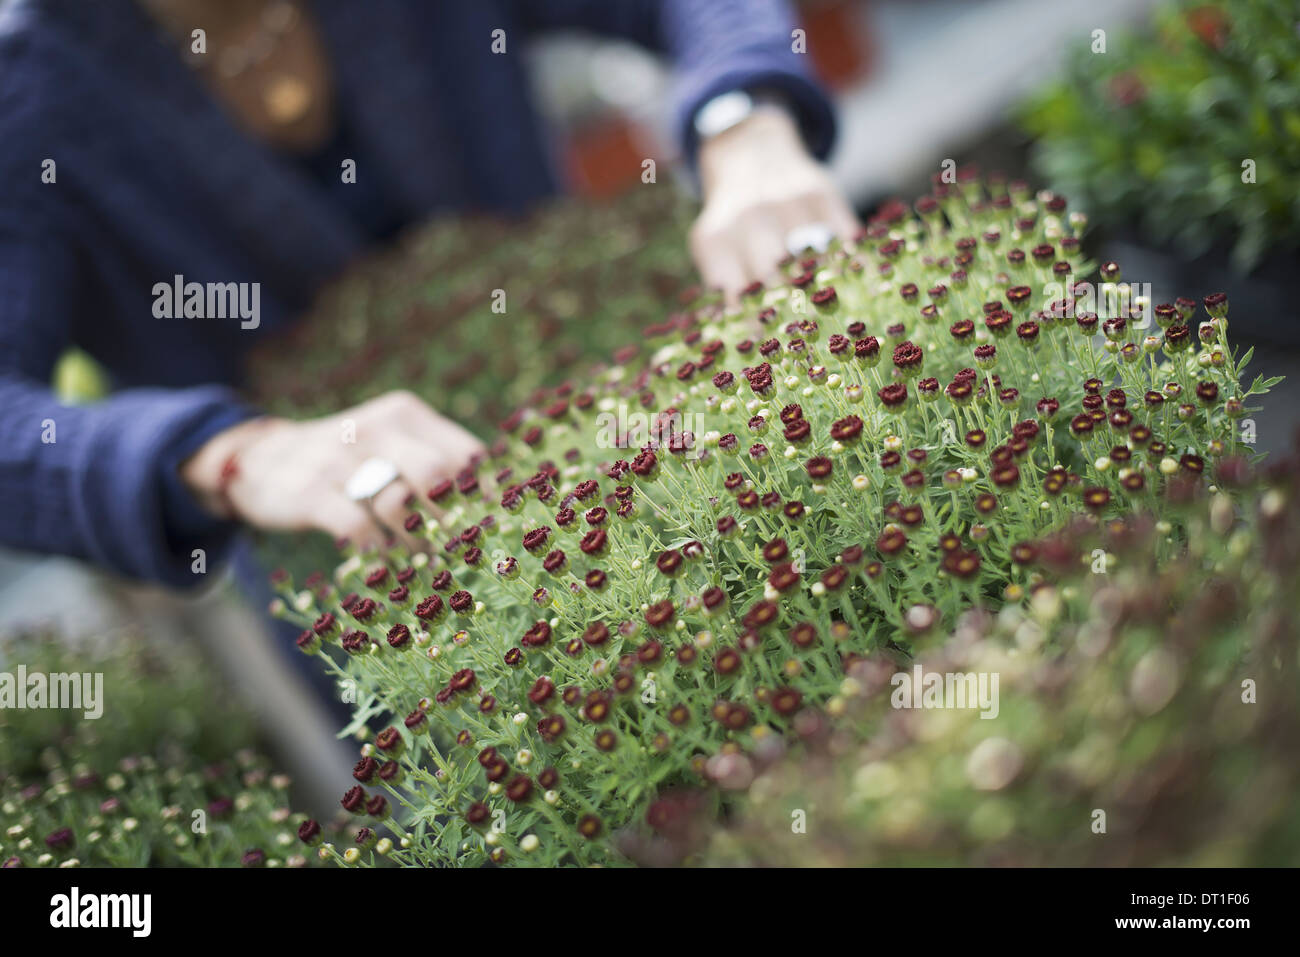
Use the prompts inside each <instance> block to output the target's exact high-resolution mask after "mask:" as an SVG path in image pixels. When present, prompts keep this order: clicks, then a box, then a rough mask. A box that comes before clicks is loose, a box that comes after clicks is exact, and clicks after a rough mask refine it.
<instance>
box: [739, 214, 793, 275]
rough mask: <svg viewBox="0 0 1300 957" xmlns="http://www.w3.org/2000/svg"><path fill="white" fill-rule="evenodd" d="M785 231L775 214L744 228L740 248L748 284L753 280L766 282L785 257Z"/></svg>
mask: <svg viewBox="0 0 1300 957" xmlns="http://www.w3.org/2000/svg"><path fill="white" fill-rule="evenodd" d="M785 235H786V231H785V229H784V228H783V227H782V226H781V221H780V220H779V219H777V218H776V217H775V216H765V217H763V218H762V219H761V220H759V221H757V222H755V223H754V224H753V225H752V226H750V227H748V228H746V229H745V231H744V233H743V234H742V237H741V248H742V251H743V255H744V259H745V269H746V279H745V284H746V285H748V284H749V283H750V282H752V281H754V280H758V281H759V282H763V283H766V282H768V281H769V280H770V279H771V278H772V277H773V276H774V275H775V274H776V271H777V264H778V263H779V262H780V261H781V260H782V259H783V258H784V257H785V253H786V249H785Z"/></svg>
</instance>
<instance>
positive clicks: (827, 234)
mask: <svg viewBox="0 0 1300 957" xmlns="http://www.w3.org/2000/svg"><path fill="white" fill-rule="evenodd" d="M834 238H835V234H834V233H833V232H831V228H830V227H829V226H828V225H826V224H825V223H806V224H804V225H803V226H796V227H795V228H794V229H792V230H790V231H789V232H788V233H786V234H785V248H786V251H787V252H789V253H790V255H791V256H798V255H799V254H800V253H802V252H805V251H806V250H809V249H811V250H812V251H813V252H816V253H824V252H826V250H827V248H829V246H830V244H831V240H832V239H834Z"/></svg>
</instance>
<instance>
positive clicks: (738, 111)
mask: <svg viewBox="0 0 1300 957" xmlns="http://www.w3.org/2000/svg"><path fill="white" fill-rule="evenodd" d="M753 110H754V101H753V99H752V98H751V97H750V95H749V94H748V93H746V92H745V91H744V90H733V91H731V92H730V93H723V94H722V95H721V96H715V97H714V98H713V99H711V100H709V102H707V103H705V104H704V106H702V107H700V111H699V112H698V113H696V114H695V132H696V133H698V134H699V135H700V138H701V139H708V138H709V137H711V136H717V135H718V134H719V133H721V132H723V131H724V130H729V129H731V127H733V126H735V125H736V124H737V123H739V122H740V121H741V120H743V119H744V118H745V117H747V116H749V114H750V113H752V112H753Z"/></svg>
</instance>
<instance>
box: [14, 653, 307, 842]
mask: <svg viewBox="0 0 1300 957" xmlns="http://www.w3.org/2000/svg"><path fill="white" fill-rule="evenodd" d="M20 665H21V666H24V667H25V668H26V673H27V674H28V675H31V674H35V673H43V674H46V675H48V674H70V673H79V674H85V673H90V674H95V673H102V674H103V686H102V687H103V700H102V702H101V704H102V706H103V713H102V715H101V716H100V717H99V718H97V719H94V720H90V719H87V718H85V717H84V710H83V709H80V708H73V709H59V708H39V709H21V710H20V709H16V708H13V707H10V706H8V705H7V706H6V707H5V708H3V709H0V864H3V866H8V867H14V866H74V865H81V866H101V867H143V866H172V865H189V866H224V867H233V866H241V865H243V866H262V865H268V864H269V865H271V866H275V865H278V864H289V865H294V866H302V865H304V864H306V862H307V858H305V857H304V856H303V854H302V853H301V846H300V845H298V844H297V842H296V840H295V839H294V831H295V830H296V828H297V825H298V823H299V821H300V820H301V816H295V815H293V814H292V813H291V812H290V810H289V786H290V782H289V779H288V778H287V777H285V776H284V775H277V774H274V773H272V771H271V769H270V767H269V764H268V762H267V760H266V759H265V758H264V757H262V756H261V755H260V754H258V753H257V751H256V750H255V749H256V747H257V746H258V743H259V735H258V731H257V728H256V725H255V723H254V722H253V720H252V718H251V716H250V715H249V714H247V713H246V712H245V711H243V710H242V709H240V708H238V707H235V706H233V705H231V704H229V703H228V701H229V700H230V699H229V691H228V689H223V688H222V687H221V686H220V685H219V684H218V683H217V682H216V681H214V680H213V679H212V677H211V672H210V671H209V670H207V669H205V668H203V667H201V666H200V664H199V662H198V660H197V656H196V655H195V654H194V652H193V649H190V648H187V647H186V646H184V645H176V646H173V647H168V648H167V649H166V650H165V651H164V650H162V649H158V648H152V647H150V646H148V645H147V644H145V643H144V642H141V641H139V640H136V639H131V638H115V639H114V640H112V641H109V640H98V641H92V642H83V643H79V644H77V645H75V646H74V645H71V644H69V643H68V642H66V641H64V640H61V639H60V638H57V637H55V636H52V635H48V634H31V635H24V636H19V637H15V638H11V639H8V640H6V641H5V642H4V643H3V644H2V645H0V670H2V671H5V672H7V673H8V674H10V675H16V674H17V669H18V667H19V666H20ZM25 690H26V689H19V693H24V692H25Z"/></svg>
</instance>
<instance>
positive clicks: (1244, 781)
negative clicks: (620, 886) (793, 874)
mask: <svg viewBox="0 0 1300 957" xmlns="http://www.w3.org/2000/svg"><path fill="white" fill-rule="evenodd" d="M1298 480H1300V458H1296V457H1295V456H1292V457H1291V458H1290V459H1287V460H1285V461H1282V462H1275V463H1274V464H1273V466H1272V467H1271V468H1270V469H1269V476H1268V478H1267V480H1266V482H1265V483H1264V484H1263V485H1261V486H1259V487H1258V488H1256V489H1255V490H1253V491H1252V492H1250V493H1249V494H1248V495H1246V496H1244V497H1241V498H1239V499H1237V501H1236V503H1235V504H1233V503H1230V502H1229V501H1228V499H1227V498H1226V497H1223V496H1221V495H1218V494H1212V495H1210V496H1209V497H1208V498H1205V499H1203V500H1201V501H1199V502H1197V503H1196V504H1195V505H1193V506H1191V507H1190V509H1189V513H1188V514H1189V520H1190V522H1191V526H1192V533H1191V537H1190V539H1189V544H1188V548H1187V550H1186V552H1185V553H1183V554H1182V555H1181V556H1180V557H1179V558H1178V559H1177V560H1175V561H1171V562H1164V563H1156V562H1155V561H1154V560H1153V559H1152V556H1151V553H1150V552H1149V551H1148V550H1147V549H1146V548H1145V547H1142V546H1139V547H1136V548H1134V547H1131V546H1132V545H1133V544H1134V543H1133V541H1131V540H1128V542H1127V544H1128V546H1130V547H1127V548H1124V549H1123V550H1122V551H1119V552H1118V554H1114V553H1113V558H1112V561H1111V567H1110V568H1109V569H1108V570H1107V571H1106V572H1105V573H1103V574H1097V573H1095V568H1093V569H1092V570H1091V572H1090V570H1089V566H1088V565H1087V564H1083V565H1080V566H1076V567H1078V568H1079V569H1080V570H1079V571H1077V572H1074V573H1071V574H1067V575H1065V576H1063V577H1061V578H1059V579H1057V580H1055V581H1053V582H1052V583H1050V584H1046V583H1045V584H1044V585H1042V586H1041V587H1040V588H1039V589H1038V590H1037V591H1036V593H1035V595H1034V596H1033V598H1032V599H1031V601H1030V602H1029V603H1028V605H1027V607H1025V608H1020V607H1014V606H1008V607H1007V608H1006V609H1004V610H1003V611H1002V612H1001V613H1000V614H998V615H996V616H990V615H987V614H971V615H968V616H966V617H965V618H964V619H963V620H962V621H961V622H960V623H959V624H958V626H957V627H956V629H955V630H954V631H953V633H952V635H951V637H950V638H949V639H948V640H947V642H946V643H944V644H943V645H942V646H941V647H939V648H938V649H936V650H935V651H934V652H933V653H926V654H923V655H921V656H920V657H919V658H918V662H919V663H920V664H921V666H922V667H923V668H924V670H925V671H926V672H937V673H939V674H946V673H949V672H953V673H965V672H985V673H996V674H998V675H999V676H1000V679H1001V681H1000V708H999V711H998V714H997V716H996V718H995V719H993V720H984V719H982V718H981V717H980V716H979V713H978V712H977V711H973V710H953V709H947V710H906V709H899V708H896V707H893V706H891V696H892V695H893V694H894V690H893V688H892V686H891V680H890V679H891V675H893V673H894V672H895V671H896V670H897V669H898V668H900V667H902V668H904V669H906V670H910V668H911V667H912V664H913V663H912V662H899V661H898V660H896V659H885V658H881V657H876V658H874V659H871V660H867V661H863V662H860V663H858V664H856V665H855V666H853V668H852V669H851V670H850V674H849V677H848V678H847V679H846V681H845V683H844V688H843V691H842V697H841V700H840V703H839V706H838V707H839V712H840V713H839V717H838V718H836V719H835V720H834V721H828V722H826V723H825V724H824V725H821V726H819V727H818V729H817V733H816V734H814V735H810V736H809V737H808V738H807V739H806V740H805V741H804V742H803V743H802V744H800V745H798V746H796V747H795V748H794V749H792V750H791V751H790V752H789V753H788V754H786V755H785V756H784V757H783V758H782V759H780V760H777V761H775V762H773V761H768V762H767V763H766V766H764V767H759V768H756V774H755V775H754V779H753V783H752V785H751V786H750V787H749V788H748V790H747V793H746V795H745V798H744V800H743V801H741V802H739V804H738V808H737V811H736V813H734V814H733V816H732V819H731V823H730V824H729V825H727V826H726V827H724V828H722V829H717V828H713V827H705V826H704V822H703V821H702V820H701V819H698V818H697V819H696V820H694V821H692V820H691V819H690V818H689V817H686V816H682V817H681V818H680V819H678V820H677V821H676V823H675V826H674V828H672V829H670V830H669V831H668V832H667V833H666V834H659V835H655V836H654V837H653V839H651V840H647V839H646V838H644V837H637V838H635V839H633V841H632V846H633V847H635V848H636V849H638V850H639V852H640V853H641V854H642V855H644V856H647V857H648V858H649V859H651V860H655V861H669V860H681V859H687V860H694V861H697V862H700V863H706V864H710V865H735V864H743V865H746V866H811V865H851V866H856V865H954V864H963V865H970V864H975V865H1014V866H1025V865H1029V866H1059V865H1075V866H1117V865H1119V866H1133V865H1139V866H1176V865H1182V866H1241V865H1254V866H1259V865H1265V866H1295V865H1296V864H1297V863H1298V862H1300V818H1297V816H1296V814H1295V792H1296V788H1297V785H1298V784H1300V769H1298V767H1297V765H1296V762H1295V761H1294V758H1293V755H1294V747H1295V745H1294V736H1295V732H1296V728H1297V727H1300V654H1298V647H1297V643H1296V635H1297V631H1298V626H1300V622H1297V619H1296V615H1297V609H1296V605H1295V602H1294V597H1293V596H1294V594H1295V591H1296V588H1297V587H1300V546H1298V544H1297V543H1300V501H1298V500H1297V494H1296V493H1297V490H1298V487H1300V482H1298ZM1138 527H1139V528H1140V527H1141V526H1140V525H1139V526H1138ZM1147 529H1148V531H1149V532H1153V531H1157V529H1158V526H1154V525H1151V524H1148V525H1147ZM1121 538H1122V539H1127V538H1128V536H1127V535H1125V536H1121ZM1070 545H1071V548H1073V549H1077V550H1078V551H1079V552H1080V553H1081V554H1084V555H1086V554H1088V551H1089V549H1090V548H1092V547H1095V546H1102V545H1107V546H1108V547H1109V548H1112V549H1114V548H1115V545H1116V542H1115V540H1112V541H1111V542H1109V543H1108V542H1106V540H1105V536H1104V534H1102V535H1098V534H1096V533H1090V534H1085V535H1083V536H1080V537H1077V538H1074V537H1072V540H1071V543H1070ZM796 822H797V823H798V824H799V825H800V826H798V827H795V826H792V825H794V824H795V823H796ZM683 838H688V840H683Z"/></svg>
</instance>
